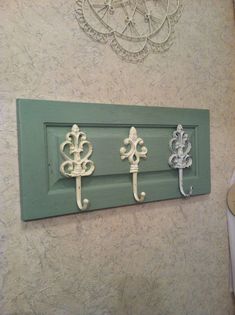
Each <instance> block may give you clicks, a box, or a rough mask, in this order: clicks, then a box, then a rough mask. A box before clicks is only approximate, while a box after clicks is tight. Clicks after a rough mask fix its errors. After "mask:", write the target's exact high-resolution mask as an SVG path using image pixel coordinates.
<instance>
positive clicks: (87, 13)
mask: <svg viewBox="0 0 235 315" xmlns="http://www.w3.org/2000/svg"><path fill="white" fill-rule="evenodd" d="M180 1H181V0H78V1H76V3H77V8H76V10H75V12H76V18H77V21H78V23H79V25H80V26H81V28H82V29H83V30H84V31H85V32H86V33H87V35H88V36H90V37H91V38H92V39H93V40H95V41H98V42H100V43H109V44H110V46H111V47H112V49H113V50H114V51H115V53H116V54H117V55H118V56H120V57H121V58H122V59H123V60H125V61H128V62H132V63H136V62H140V61H143V60H144V58H145V57H147V56H148V54H149V53H150V52H153V53H158V52H163V51H166V50H167V49H169V48H170V46H171V44H172V35H173V32H174V25H175V24H176V23H177V22H178V20H179V18H180V15H181V11H182V5H181V3H180Z"/></svg>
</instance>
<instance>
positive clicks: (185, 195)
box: [180, 186, 193, 198]
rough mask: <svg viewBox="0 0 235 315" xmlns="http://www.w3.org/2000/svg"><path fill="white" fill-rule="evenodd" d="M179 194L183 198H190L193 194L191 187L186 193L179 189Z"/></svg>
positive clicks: (181, 188)
mask: <svg viewBox="0 0 235 315" xmlns="http://www.w3.org/2000/svg"><path fill="white" fill-rule="evenodd" d="M180 192H181V194H182V195H183V196H184V197H185V198H187V197H190V196H191V195H192V193H193V186H190V188H189V192H188V193H186V192H184V189H183V187H180Z"/></svg>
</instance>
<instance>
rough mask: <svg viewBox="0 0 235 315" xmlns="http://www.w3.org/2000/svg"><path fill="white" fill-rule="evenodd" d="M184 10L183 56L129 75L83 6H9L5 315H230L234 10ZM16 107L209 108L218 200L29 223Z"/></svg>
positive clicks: (0, 233) (135, 68)
mask: <svg viewBox="0 0 235 315" xmlns="http://www.w3.org/2000/svg"><path fill="white" fill-rule="evenodd" d="M184 4H185V6H184V11H183V15H182V18H181V19H180V21H179V23H178V24H177V26H176V39H175V43H174V45H173V47H172V48H171V49H170V50H169V51H168V52H167V53H165V54H162V55H151V56H149V57H148V58H147V59H146V61H145V62H144V63H143V64H139V65H132V64H127V63H124V62H122V61H120V60H119V59H118V58H117V56H116V55H115V54H114V53H113V52H112V51H111V49H110V48H109V47H108V46H103V45H100V44H97V43H94V42H92V41H91V40H90V39H89V38H88V37H87V36H86V35H85V34H84V33H83V32H81V31H80V29H79V27H78V25H77V23H76V21H75V19H74V16H73V10H74V1H73V0H57V1H52V0H43V1H36V0H15V1H14V0H1V1H0V55H1V57H0V73H1V77H0V145H1V150H0V174H1V177H0V314H1V315H16V314H17V315H31V314H43V315H62V314H63V315H186V314H188V315H227V314H230V315H231V314H234V305H233V299H232V296H231V295H230V293H229V288H228V246H227V230H226V217H225V211H226V202H225V195H226V191H227V188H228V181H229V178H230V176H231V173H232V170H233V168H234V167H235V163H234V156H235V23H234V16H233V14H234V12H233V2H232V0H207V1H202V0H196V1H191V0H185V2H184ZM17 97H25V98H40V99H58V100H76V101H88V102H104V103H105V102H106V103H121V104H145V105H146V106H148V105H153V106H159V105H160V106H177V107H191V108H209V109H210V112H211V170H212V193H211V194H210V195H207V196H199V197H194V198H192V199H190V200H172V201H164V202H156V203H152V204H146V205H139V206H132V207H124V208H118V209H111V210H104V211H99V212H94V213H91V214H85V215H72V216H67V217H58V218H54V219H47V220H40V221H37V222H29V223H23V222H21V220H20V205H19V185H18V162H17V131H16V113H15V99H16V98H17ZM29 132H30V130H29ZM32 136H33V135H32ZM35 180H36V178H35ZM32 184H33V183H32Z"/></svg>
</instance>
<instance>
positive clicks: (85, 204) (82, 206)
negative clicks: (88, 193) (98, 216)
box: [77, 199, 90, 210]
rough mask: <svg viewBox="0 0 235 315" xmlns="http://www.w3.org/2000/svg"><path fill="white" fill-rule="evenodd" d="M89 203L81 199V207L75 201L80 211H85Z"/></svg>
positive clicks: (79, 203) (79, 202)
mask: <svg viewBox="0 0 235 315" xmlns="http://www.w3.org/2000/svg"><path fill="white" fill-rule="evenodd" d="M89 203H90V202H89V200H88V199H83V205H82V203H81V201H79V200H77V205H78V208H79V209H80V210H86V209H87V208H88V205H89Z"/></svg>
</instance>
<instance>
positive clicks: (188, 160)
mask: <svg viewBox="0 0 235 315" xmlns="http://www.w3.org/2000/svg"><path fill="white" fill-rule="evenodd" d="M169 146H170V150H171V151H172V152H173V154H172V155H171V156H170V157H169V161H168V162H169V165H170V167H172V168H175V169H178V170H179V189H180V192H181V194H182V195H183V196H184V197H189V196H191V195H192V192H193V187H192V186H191V187H190V189H189V192H188V193H185V191H184V188H183V169H184V168H188V167H190V166H191V165H192V157H191V156H190V155H189V152H190V150H191V147H192V145H191V143H190V141H189V136H188V134H187V133H185V131H184V130H183V127H182V125H180V124H179V125H178V126H177V129H176V130H175V131H174V132H173V137H172V139H171V140H170V143H169Z"/></svg>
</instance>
